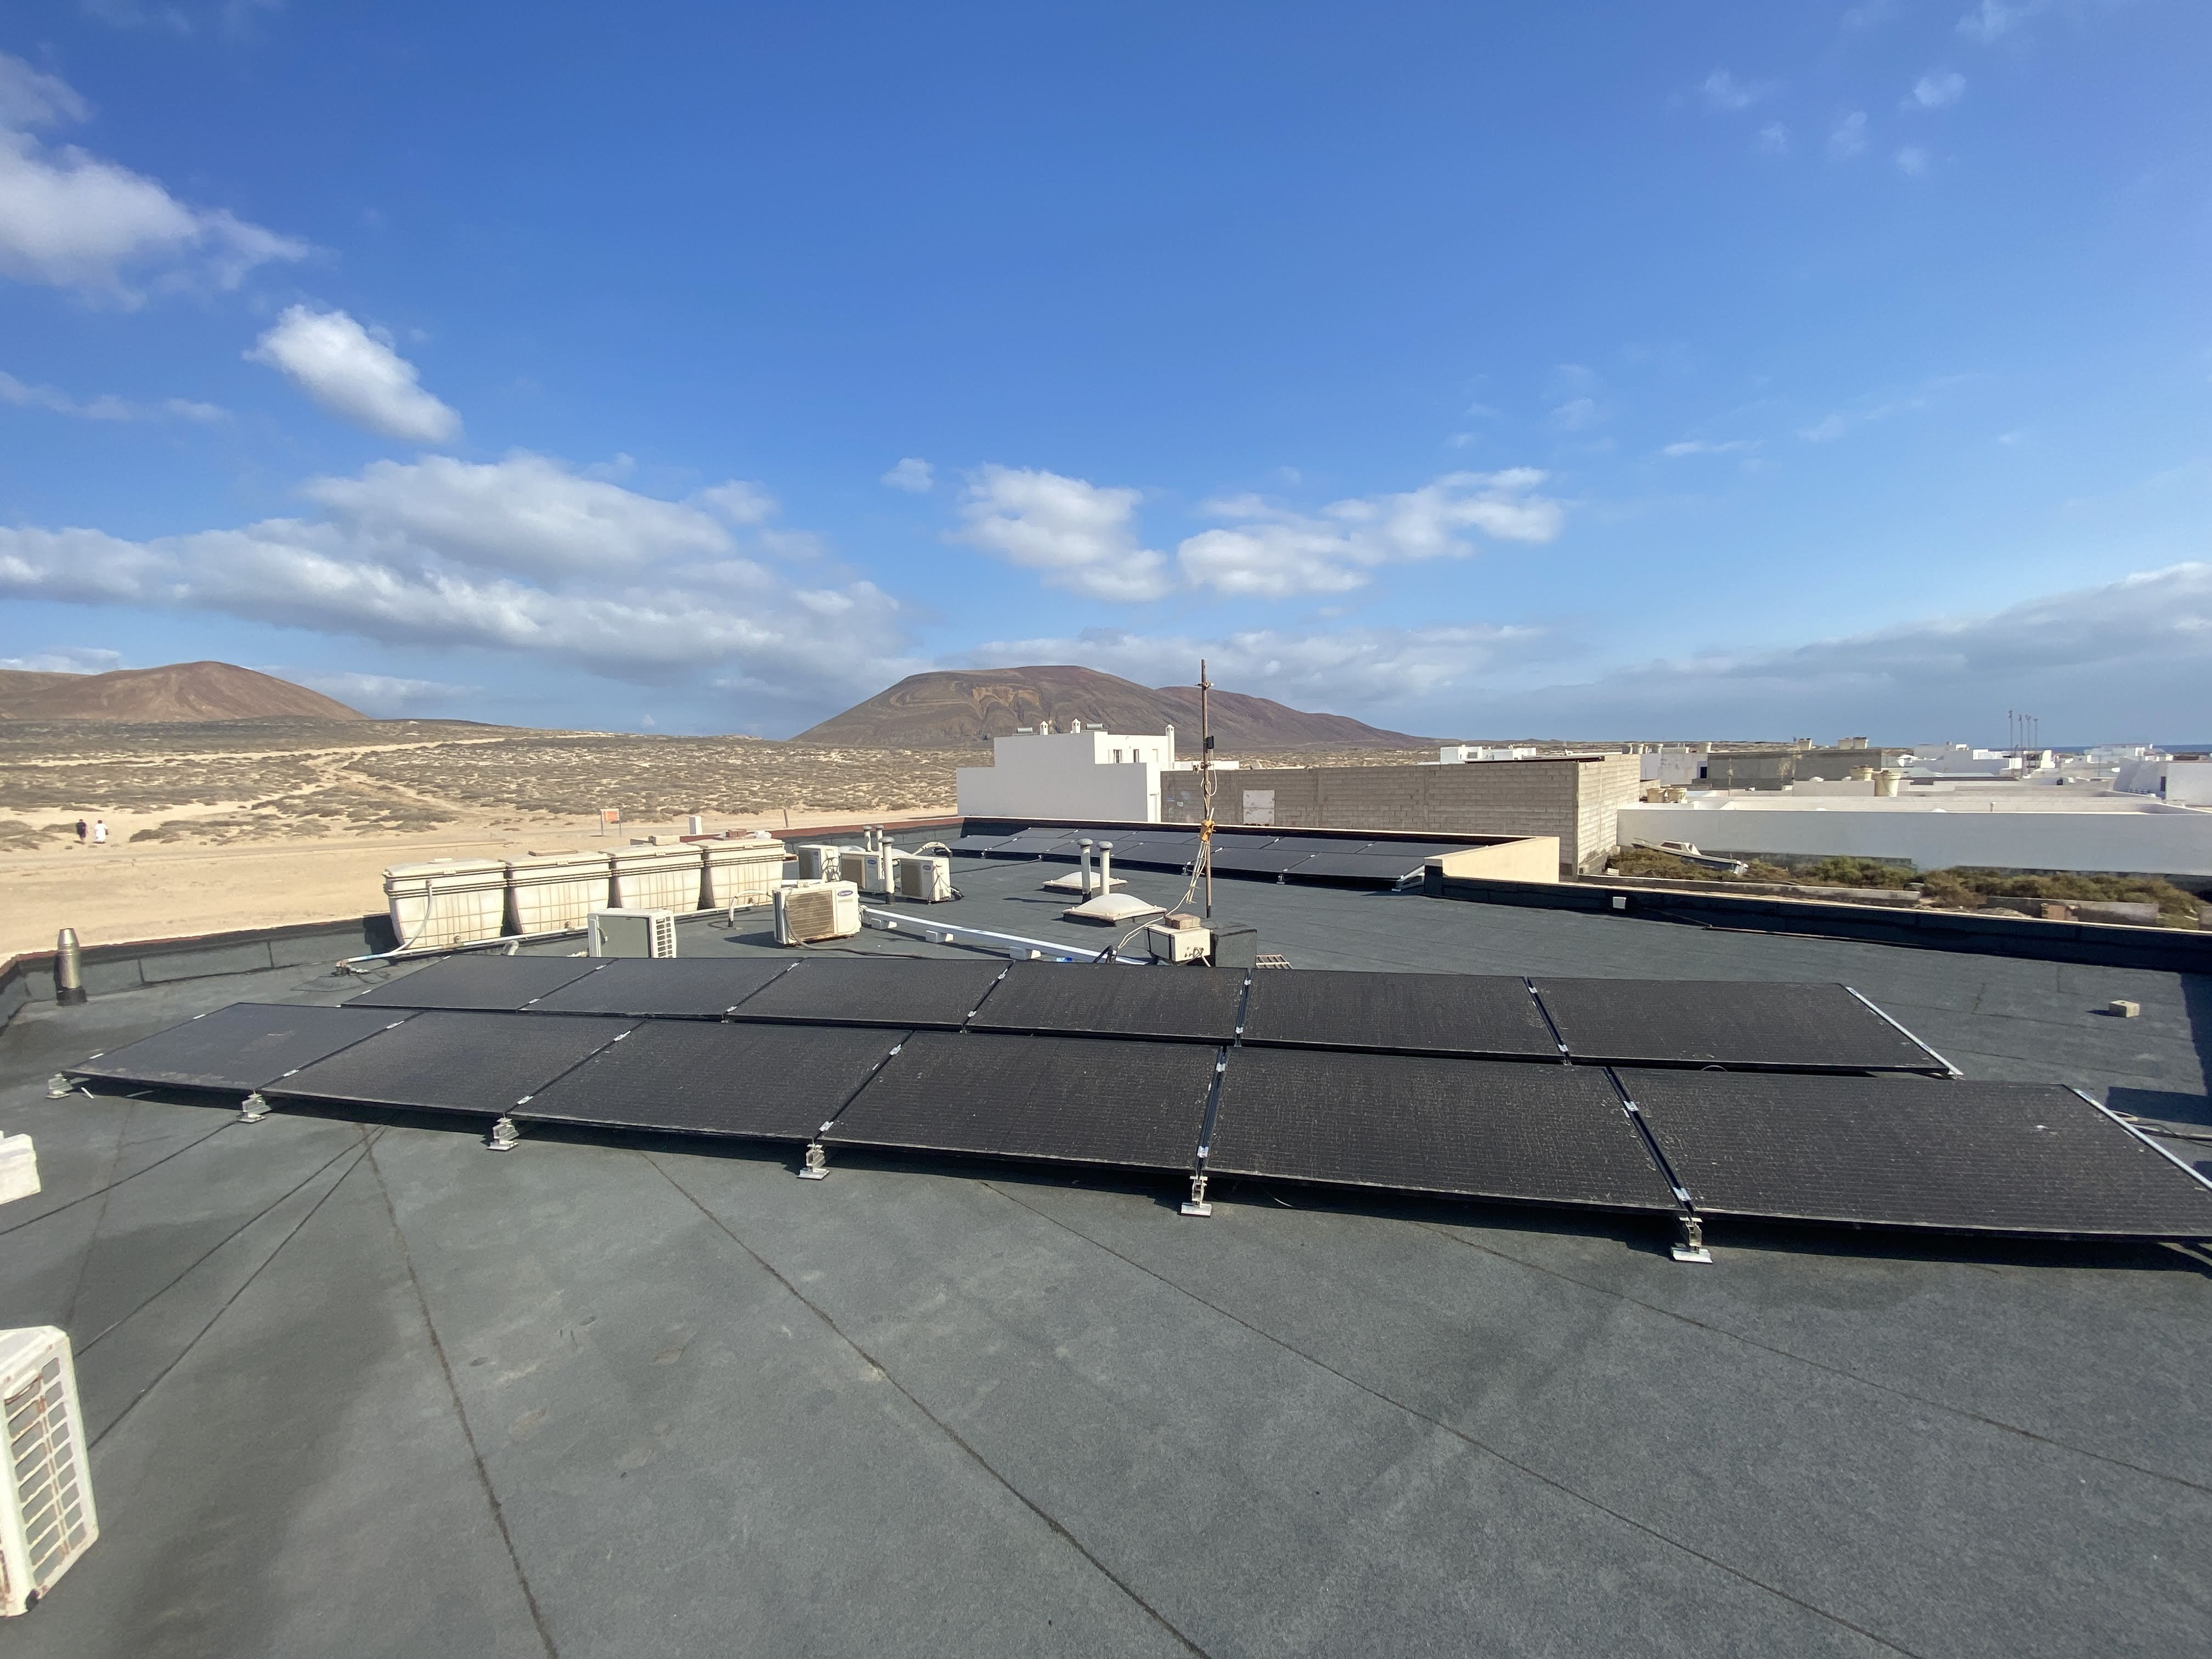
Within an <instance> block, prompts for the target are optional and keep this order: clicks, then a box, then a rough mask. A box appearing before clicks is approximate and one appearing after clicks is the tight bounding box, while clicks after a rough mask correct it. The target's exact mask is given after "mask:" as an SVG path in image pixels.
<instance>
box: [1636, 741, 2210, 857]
mask: <svg viewBox="0 0 2212 1659" xmlns="http://www.w3.org/2000/svg"><path fill="white" fill-rule="evenodd" d="M2206 770H2207V771H2208V772H2212V763H2206ZM1886 805H1887V803H1886V802H1881V801H1867V802H1863V803H1862V802H1858V801H1849V802H1846V801H1843V800H1839V801H1838V802H1837V803H1836V805H1835V807H1834V808H1833V809H1832V810H1829V811H1815V810H1812V809H1809V808H1806V807H1796V808H1780V807H1776V808H1765V809H1762V808H1760V807H1758V806H1752V805H1741V804H1738V803H1735V802H1730V803H1729V804H1728V805H1726V806H1720V805H1713V806H1700V805H1695V804H1685V805H1638V806H1624V807H1622V808H1621V809H1620V839H1621V840H1622V842H1637V841H1646V842H1661V841H1686V842H1692V843H1693V844H1695V845H1696V846H1698V847H1699V848H1703V849H1704V850H1705V851H1706V852H1723V853H1784V854H1798V855H1801V856H1805V857H1811V858H1824V857H1827V856H1829V855H1831V854H1850V855H1852V856H1854V857H1857V858H1874V859H1910V860H1911V861H1912V863H1913V864H1914V865H1915V866H1917V867H1918V868H1920V869H1922V870H1942V869H1948V868H1951V867H1953V866H1958V865H1976V866H1990V867H1993V868H1996V869H2000V870H2081V871H2119V870H2126V871H2142V872H2154V873H2156V874H2160V875H2177V876H2212V812H2199V811H2189V810H2187V809H2185V808H2172V809H2160V808H2155V807H2154V808H2150V809H2148V810H2146V811H2110V812H2106V811H2014V810H2012V809H2011V808H2010V807H2007V808H2005V809H2004V810H2002V811H1976V810H1975V809H1974V807H1973V806H1972V805H1960V806H1959V807H1957V808H1952V809H1946V810H1942V811H1936V810H1933V809H1930V808H1929V807H1926V806H1924V805H1921V804H1920V803H1917V802H1912V803H1908V804H1905V805H1903V806H1900V807H1899V809H1898V810H1895V811H1881V810H1875V809H1877V808H1880V807H1883V806H1886Z"/></svg>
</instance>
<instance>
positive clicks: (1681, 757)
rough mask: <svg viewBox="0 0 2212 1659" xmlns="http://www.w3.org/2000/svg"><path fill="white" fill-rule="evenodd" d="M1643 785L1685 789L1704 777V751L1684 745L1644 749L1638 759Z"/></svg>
mask: <svg viewBox="0 0 2212 1659" xmlns="http://www.w3.org/2000/svg"><path fill="white" fill-rule="evenodd" d="M1637 759H1638V763H1639V765H1640V766H1641V768H1642V773H1641V775H1642V779H1643V781H1644V782H1645V783H1657V784H1664V785H1665V786H1667V787H1668V788H1674V789H1687V788H1689V787H1692V785H1694V784H1696V783H1697V782H1698V781H1699V780H1700V779H1702V778H1703V777H1704V776H1705V745H1703V744H1699V746H1697V747H1696V748H1691V747H1689V746H1688V745H1684V746H1682V747H1680V748H1671V749H1670V748H1669V747H1668V746H1667V745H1666V744H1663V743H1662V744H1658V745H1656V747H1654V748H1650V749H1646V750H1644V752H1643V753H1642V754H1641V755H1639V756H1638V757H1637Z"/></svg>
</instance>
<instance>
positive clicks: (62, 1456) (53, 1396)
mask: <svg viewBox="0 0 2212 1659" xmlns="http://www.w3.org/2000/svg"><path fill="white" fill-rule="evenodd" d="M7 1413H8V1446H9V1466H10V1468H12V1469H13V1471H14V1474H15V1503H16V1507H17V1510H18V1511H19V1512H20V1513H21V1516H22V1519H23V1538H24V1543H25V1547H26V1550H27V1553H28V1555H29V1557H30V1566H31V1590H32V1593H33V1594H34V1595H35V1594H38V1593H40V1592H43V1591H44V1590H45V1589H46V1586H47V1585H48V1584H50V1583H52V1582H53V1580H54V1578H55V1577H56V1576H57V1575H58V1573H59V1572H60V1571H61V1570H62V1568H64V1566H66V1565H69V1562H70V1558H71V1557H72V1556H73V1555H74V1554H75V1553H76V1550H77V1549H78V1547H80V1546H82V1544H83V1543H84V1542H85V1538H86V1531H87V1528H86V1525H85V1515H84V1489H83V1484H82V1481H81V1480H80V1479H79V1478H78V1472H77V1464H78V1459H77V1451H76V1446H75V1445H74V1444H73V1443H71V1440H70V1416H69V1412H68V1408H67V1407H66V1406H65V1405H64V1399H63V1393H62V1362H61V1359H60V1357H59V1356H58V1355H57V1356H56V1357H55V1358H51V1359H49V1360H47V1361H46V1364H45V1365H44V1366H42V1367H41V1368H40V1370H39V1373H38V1375H37V1376H35V1377H33V1379H32V1380H31V1381H30V1382H28V1383H25V1384H24V1385H23V1386H22V1387H21V1389H17V1390H16V1391H15V1393H14V1394H11V1395H9V1396H8V1400H7Z"/></svg>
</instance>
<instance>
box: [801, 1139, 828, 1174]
mask: <svg viewBox="0 0 2212 1659" xmlns="http://www.w3.org/2000/svg"><path fill="white" fill-rule="evenodd" d="M799 1179H800V1180H801V1181H827V1180H828V1179H829V1149H828V1148H827V1147H825V1146H823V1144H822V1143H821V1142H820V1141H818V1140H810V1141H808V1142H807V1143H806V1152H805V1156H804V1157H802V1158H800V1159H799Z"/></svg>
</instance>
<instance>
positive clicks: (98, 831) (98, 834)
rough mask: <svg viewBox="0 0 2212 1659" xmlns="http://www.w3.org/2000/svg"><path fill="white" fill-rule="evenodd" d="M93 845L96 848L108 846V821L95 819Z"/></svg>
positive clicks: (93, 823) (93, 822)
mask: <svg viewBox="0 0 2212 1659" xmlns="http://www.w3.org/2000/svg"><path fill="white" fill-rule="evenodd" d="M92 844H93V845H94V847H105V846H106V845H107V820H106V818H94V820H93V821H92Z"/></svg>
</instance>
